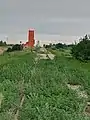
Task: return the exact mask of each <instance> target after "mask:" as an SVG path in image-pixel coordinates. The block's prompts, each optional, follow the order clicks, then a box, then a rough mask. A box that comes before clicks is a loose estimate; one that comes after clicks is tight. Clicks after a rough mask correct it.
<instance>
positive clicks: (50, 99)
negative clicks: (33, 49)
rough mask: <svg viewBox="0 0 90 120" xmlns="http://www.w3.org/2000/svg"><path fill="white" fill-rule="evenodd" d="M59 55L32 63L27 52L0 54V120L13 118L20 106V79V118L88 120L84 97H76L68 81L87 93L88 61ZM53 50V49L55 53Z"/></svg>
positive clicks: (20, 119) (33, 119)
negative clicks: (0, 97)
mask: <svg viewBox="0 0 90 120" xmlns="http://www.w3.org/2000/svg"><path fill="white" fill-rule="evenodd" d="M56 52H58V54H56V55H57V56H56V57H55V59H54V60H52V61H51V60H40V61H38V62H37V63H36V62H35V60H34V59H35V57H36V55H35V54H34V53H30V52H26V53H25V52H15V53H14V55H12V53H10V54H5V55H4V56H0V93H2V95H3V96H4V99H3V102H2V104H1V109H0V120H13V116H14V115H15V112H16V110H17V109H18V108H19V105H20V89H21V88H22V84H21V83H22V81H24V84H23V88H24V94H25V100H24V103H23V105H22V108H19V118H18V119H19V120H89V119H90V117H88V116H85V115H84V114H83V110H84V106H85V103H86V100H85V99H83V98H78V97H77V94H76V92H75V91H72V90H70V89H68V87H67V85H66V84H67V83H73V84H74V83H76V84H80V85H82V86H83V87H84V89H85V90H86V91H88V94H89V96H90V73H89V71H90V67H89V66H90V63H87V64H86V63H82V62H80V61H77V60H74V59H69V58H66V57H64V56H61V54H59V53H60V52H61V51H59V50H58V51H56ZM54 53H55V52H54Z"/></svg>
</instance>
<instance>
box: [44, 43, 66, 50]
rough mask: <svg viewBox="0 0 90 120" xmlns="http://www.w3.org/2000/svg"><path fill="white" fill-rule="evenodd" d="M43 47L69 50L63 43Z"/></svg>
mask: <svg viewBox="0 0 90 120" xmlns="http://www.w3.org/2000/svg"><path fill="white" fill-rule="evenodd" d="M43 47H45V48H52V49H60V48H67V45H66V44H62V43H57V44H52V43H50V44H49V45H45V44H44V45H43Z"/></svg>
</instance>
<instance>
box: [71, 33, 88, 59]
mask: <svg viewBox="0 0 90 120" xmlns="http://www.w3.org/2000/svg"><path fill="white" fill-rule="evenodd" d="M71 53H72V55H73V56H74V57H75V58H77V59H80V60H90V40H89V38H88V36H87V35H86V36H85V37H84V38H83V39H82V40H81V41H80V42H79V43H78V44H76V45H74V46H73V47H72V52H71Z"/></svg>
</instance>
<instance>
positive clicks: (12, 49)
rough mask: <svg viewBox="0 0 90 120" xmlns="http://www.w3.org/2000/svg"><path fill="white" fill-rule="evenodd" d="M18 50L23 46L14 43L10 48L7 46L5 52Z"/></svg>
mask: <svg viewBox="0 0 90 120" xmlns="http://www.w3.org/2000/svg"><path fill="white" fill-rule="evenodd" d="M18 50H23V46H22V45H19V44H15V45H13V46H12V48H8V49H7V52H12V51H18Z"/></svg>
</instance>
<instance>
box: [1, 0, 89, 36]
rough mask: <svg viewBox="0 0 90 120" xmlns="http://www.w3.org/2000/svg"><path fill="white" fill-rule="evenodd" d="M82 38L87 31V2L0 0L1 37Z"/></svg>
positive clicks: (87, 0) (81, 0)
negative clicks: (31, 31)
mask: <svg viewBox="0 0 90 120" xmlns="http://www.w3.org/2000/svg"><path fill="white" fill-rule="evenodd" d="M29 28H35V30H36V33H37V34H48V35H50V34H53V35H55V34H57V35H63V36H82V35H84V34H85V33H89V32H90V0H0V35H1V34H6V35H10V34H13V35H15V34H19V35H21V34H25V33H26V32H27V30H28V29H29Z"/></svg>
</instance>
